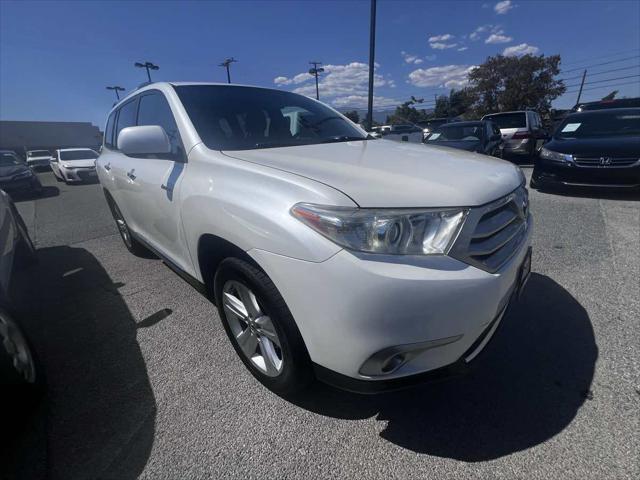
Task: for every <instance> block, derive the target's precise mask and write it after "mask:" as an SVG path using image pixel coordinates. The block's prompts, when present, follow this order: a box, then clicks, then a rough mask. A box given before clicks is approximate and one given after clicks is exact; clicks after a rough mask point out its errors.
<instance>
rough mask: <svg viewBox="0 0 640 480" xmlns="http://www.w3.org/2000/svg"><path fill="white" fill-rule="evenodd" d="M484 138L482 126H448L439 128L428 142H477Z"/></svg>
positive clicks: (428, 138) (430, 136) (429, 137)
mask: <svg viewBox="0 0 640 480" xmlns="http://www.w3.org/2000/svg"><path fill="white" fill-rule="evenodd" d="M480 137H482V124H480V123H478V124H477V125H447V126H441V127H439V128H437V129H436V130H435V131H434V132H432V133H431V134H430V135H429V136H428V137H427V142H447V141H458V142H459V141H463V142H477V141H478V140H480Z"/></svg>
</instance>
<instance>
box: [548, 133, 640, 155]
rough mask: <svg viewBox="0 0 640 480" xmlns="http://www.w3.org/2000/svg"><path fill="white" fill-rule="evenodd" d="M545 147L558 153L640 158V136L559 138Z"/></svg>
mask: <svg viewBox="0 0 640 480" xmlns="http://www.w3.org/2000/svg"><path fill="white" fill-rule="evenodd" d="M544 148H546V149H548V150H552V151H554V152H558V153H567V154H571V155H578V156H596V157H601V156H612V157H638V158H640V136H631V135H629V136H627V137H625V136H622V135H620V136H617V137H594V138H557V137H553V139H552V140H551V141H550V142H549V143H546V144H545V145H544Z"/></svg>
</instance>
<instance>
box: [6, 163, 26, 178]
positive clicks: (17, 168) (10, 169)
mask: <svg viewBox="0 0 640 480" xmlns="http://www.w3.org/2000/svg"><path fill="white" fill-rule="evenodd" d="M28 170H29V167H27V166H26V165H7V166H4V167H0V177H12V176H13V175H17V174H18V173H22V172H26V171H28Z"/></svg>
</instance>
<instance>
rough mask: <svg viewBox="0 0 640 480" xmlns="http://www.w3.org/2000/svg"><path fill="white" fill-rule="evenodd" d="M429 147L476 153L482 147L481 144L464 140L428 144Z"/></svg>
mask: <svg viewBox="0 0 640 480" xmlns="http://www.w3.org/2000/svg"><path fill="white" fill-rule="evenodd" d="M427 145H438V146H441V147H449V148H457V149H458V150H465V151H467V152H475V151H476V150H477V149H478V147H479V146H480V142H469V141H463V140H446V141H440V142H427Z"/></svg>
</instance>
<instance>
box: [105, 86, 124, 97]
mask: <svg viewBox="0 0 640 480" xmlns="http://www.w3.org/2000/svg"><path fill="white" fill-rule="evenodd" d="M106 88H107V90H113V91H114V92H116V98H117V99H118V100H120V94H119V93H118V92H124V90H125V89H124V88H123V87H119V86H117V85H114V86H113V87H106Z"/></svg>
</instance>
